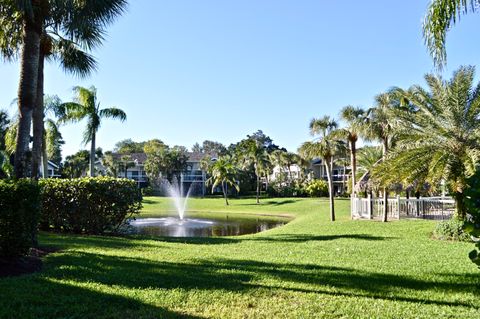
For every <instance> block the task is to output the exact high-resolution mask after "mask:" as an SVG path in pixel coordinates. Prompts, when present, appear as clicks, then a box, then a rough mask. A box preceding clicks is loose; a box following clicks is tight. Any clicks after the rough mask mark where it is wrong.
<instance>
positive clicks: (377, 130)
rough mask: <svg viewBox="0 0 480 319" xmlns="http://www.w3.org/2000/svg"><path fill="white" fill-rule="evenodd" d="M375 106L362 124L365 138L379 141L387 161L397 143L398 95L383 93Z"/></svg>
mask: <svg viewBox="0 0 480 319" xmlns="http://www.w3.org/2000/svg"><path fill="white" fill-rule="evenodd" d="M375 102H376V103H375V106H374V107H372V108H370V109H369V110H368V111H367V112H366V114H365V116H364V118H363V123H362V129H363V133H364V136H365V138H366V139H367V140H376V141H379V142H380V143H381V145H382V154H383V160H385V159H386V157H387V154H388V152H389V150H390V148H391V146H393V145H394V143H395V133H396V125H397V120H396V117H395V115H394V113H393V111H394V109H396V108H399V105H400V102H399V99H397V95H395V94H393V93H392V92H388V93H381V94H379V95H377V96H376V97H375ZM383 200H384V202H383V204H384V207H383V218H382V220H383V221H384V222H386V221H387V220H388V185H387V184H385V185H384V187H383Z"/></svg>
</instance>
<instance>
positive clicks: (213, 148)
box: [192, 140, 227, 155]
mask: <svg viewBox="0 0 480 319" xmlns="http://www.w3.org/2000/svg"><path fill="white" fill-rule="evenodd" d="M192 152H196V153H205V154H211V155H214V154H216V155H225V154H226V153H227V148H226V147H225V146H224V145H223V144H222V143H220V142H215V141H209V140H205V141H203V143H202V145H200V144H198V143H195V144H194V145H193V146H192Z"/></svg>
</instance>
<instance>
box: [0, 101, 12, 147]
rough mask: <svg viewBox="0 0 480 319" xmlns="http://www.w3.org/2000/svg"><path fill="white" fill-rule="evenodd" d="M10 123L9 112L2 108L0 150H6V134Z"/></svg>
mask: <svg viewBox="0 0 480 319" xmlns="http://www.w3.org/2000/svg"><path fill="white" fill-rule="evenodd" d="M9 125H10V118H9V116H8V112H7V111H4V110H0V150H5V136H6V134H7V130H8V126H9Z"/></svg>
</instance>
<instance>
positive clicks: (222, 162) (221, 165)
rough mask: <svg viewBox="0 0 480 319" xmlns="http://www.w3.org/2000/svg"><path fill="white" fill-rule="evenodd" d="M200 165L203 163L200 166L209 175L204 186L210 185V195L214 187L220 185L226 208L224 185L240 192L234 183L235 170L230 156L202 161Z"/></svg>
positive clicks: (226, 199) (226, 200) (235, 182)
mask: <svg viewBox="0 0 480 319" xmlns="http://www.w3.org/2000/svg"><path fill="white" fill-rule="evenodd" d="M202 163H204V164H203V165H202V166H203V167H206V168H207V172H208V174H209V175H210V177H209V178H208V179H207V180H206V184H207V185H212V193H213V191H214V190H215V187H217V186H218V185H221V186H222V192H223V197H224V198H225V204H226V205H227V206H228V205H229V204H228V198H227V190H226V185H230V186H232V187H235V189H236V190H237V192H238V191H240V187H239V186H238V183H237V181H236V174H237V168H236V166H235V161H234V160H233V159H232V157H231V156H229V155H225V156H220V157H219V158H218V159H217V160H214V161H212V160H210V161H208V162H205V161H203V162H202Z"/></svg>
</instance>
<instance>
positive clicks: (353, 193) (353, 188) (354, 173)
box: [350, 141, 357, 197]
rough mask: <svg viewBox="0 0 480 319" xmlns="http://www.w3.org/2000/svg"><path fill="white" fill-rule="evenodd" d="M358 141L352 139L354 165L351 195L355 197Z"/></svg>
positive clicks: (351, 151)
mask: <svg viewBox="0 0 480 319" xmlns="http://www.w3.org/2000/svg"><path fill="white" fill-rule="evenodd" d="M356 144H357V143H356V142H355V141H350V162H351V163H350V164H351V166H352V189H351V195H352V197H355V193H356V192H355V186H356V185H357V177H356V174H357V145H356Z"/></svg>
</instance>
